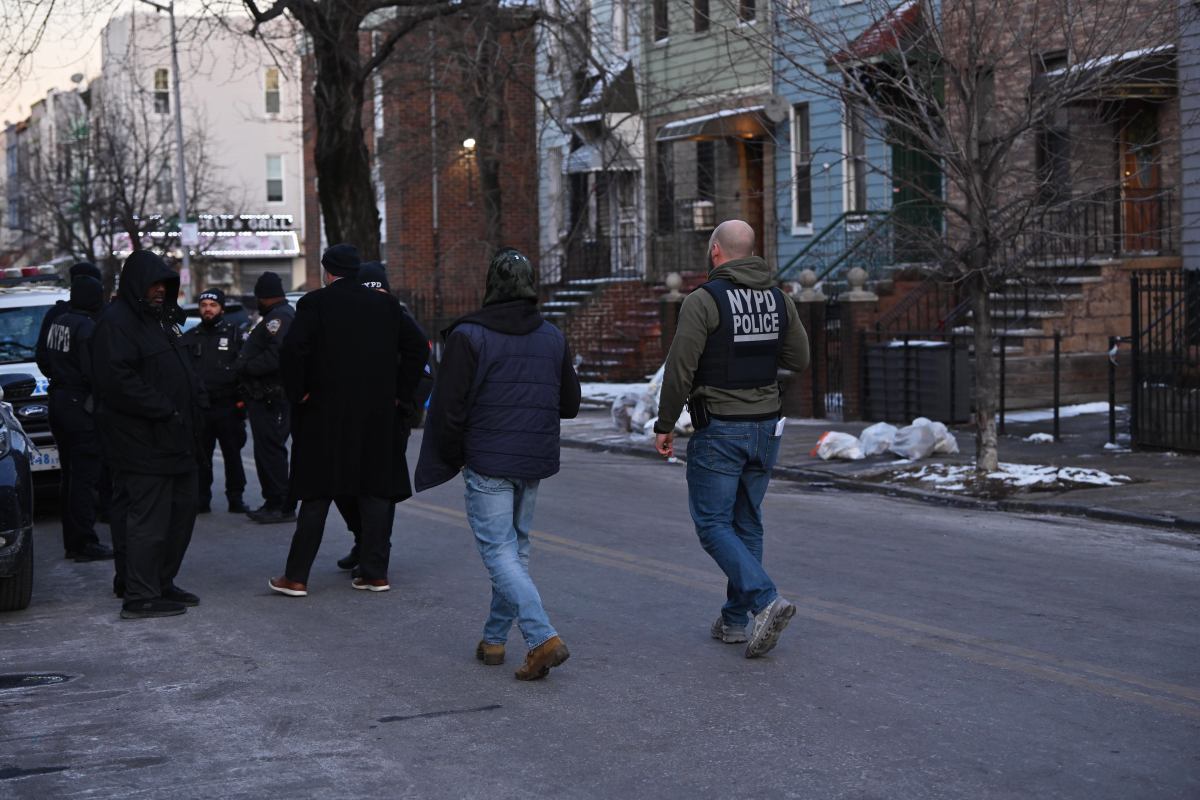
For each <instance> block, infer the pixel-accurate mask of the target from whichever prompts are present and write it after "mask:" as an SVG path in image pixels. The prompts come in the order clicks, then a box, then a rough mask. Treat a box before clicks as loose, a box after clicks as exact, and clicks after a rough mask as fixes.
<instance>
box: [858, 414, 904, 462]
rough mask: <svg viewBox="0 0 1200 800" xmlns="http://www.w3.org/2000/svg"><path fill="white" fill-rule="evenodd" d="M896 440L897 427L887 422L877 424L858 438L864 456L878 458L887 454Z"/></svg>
mask: <svg viewBox="0 0 1200 800" xmlns="http://www.w3.org/2000/svg"><path fill="white" fill-rule="evenodd" d="M895 439H896V426H895V425H889V424H887V423H886V422H876V423H875V424H874V425H872V426H871V427H869V428H867V429H866V430H864V431H863V432H862V435H861V436H859V437H858V444H859V447H860V448H862V451H863V455H864V456H878V455H882V454H883V453H886V452H887V451H888V448H889V447H891V446H892V442H893V441H895Z"/></svg>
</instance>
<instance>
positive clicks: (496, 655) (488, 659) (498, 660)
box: [475, 642, 504, 667]
mask: <svg viewBox="0 0 1200 800" xmlns="http://www.w3.org/2000/svg"><path fill="white" fill-rule="evenodd" d="M475 658H477V659H478V660H480V661H482V662H483V663H484V664H487V665H488V666H489V667H494V666H496V665H497V664H503V663H504V645H502V644H489V643H488V642H480V643H479V644H477V645H475Z"/></svg>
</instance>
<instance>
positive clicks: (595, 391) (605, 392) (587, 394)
mask: <svg viewBox="0 0 1200 800" xmlns="http://www.w3.org/2000/svg"><path fill="white" fill-rule="evenodd" d="M579 388H580V390H581V392H582V394H583V399H584V400H591V401H593V402H596V403H612V402H614V401H615V400H616V399H617V398H618V397H621V396H622V395H624V394H626V393H627V392H644V391H646V384H644V383H590V382H589V383H580V384H579Z"/></svg>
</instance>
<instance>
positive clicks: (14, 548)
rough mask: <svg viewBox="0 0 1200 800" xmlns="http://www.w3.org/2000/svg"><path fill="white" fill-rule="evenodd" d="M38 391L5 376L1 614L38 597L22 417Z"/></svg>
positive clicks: (0, 454)
mask: <svg viewBox="0 0 1200 800" xmlns="http://www.w3.org/2000/svg"><path fill="white" fill-rule="evenodd" d="M36 387H37V380H36V379H35V378H34V377H33V376H32V375H27V374H24V373H19V372H18V373H12V374H9V375H0V392H2V393H3V402H0V611H19V610H21V609H23V608H26V607H28V606H29V601H30V599H31V597H32V595H33V480H32V471H31V470H30V463H29V461H30V455H31V453H30V448H31V444H30V441H29V439H28V438H27V437H26V436H25V431H24V429H22V427H21V423H20V421H19V419H18V413H19V409H20V408H21V406H22V402H24V403H29V402H30V400H31V399H32V396H33V392H34V389H35V388H36ZM39 402H40V399H39Z"/></svg>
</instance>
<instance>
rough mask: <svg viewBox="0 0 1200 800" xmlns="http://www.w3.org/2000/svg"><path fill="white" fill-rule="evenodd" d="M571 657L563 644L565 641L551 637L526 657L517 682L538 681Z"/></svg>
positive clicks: (519, 670)
mask: <svg viewBox="0 0 1200 800" xmlns="http://www.w3.org/2000/svg"><path fill="white" fill-rule="evenodd" d="M570 657H571V653H570V651H568V650H567V646H566V645H565V644H563V640H562V639H560V638H558V637H557V636H551V637H550V638H549V639H547V640H546V641H544V642H542V643H541V644H539V645H538V646H537V647H535V648H533V649H532V650H530V651H529V653H528V654H527V655H526V656H525V663H524V664H522V665H521V668H520V669H518V670H517V671H516V676H517V680H519V681H536V680H537V679H538V678H544V677H546V676H547V675H548V674H550V669H551V668H552V667H557V666H558V665H559V664H561V663H563V662H564V661H566V660H567V659H568V658H570Z"/></svg>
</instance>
